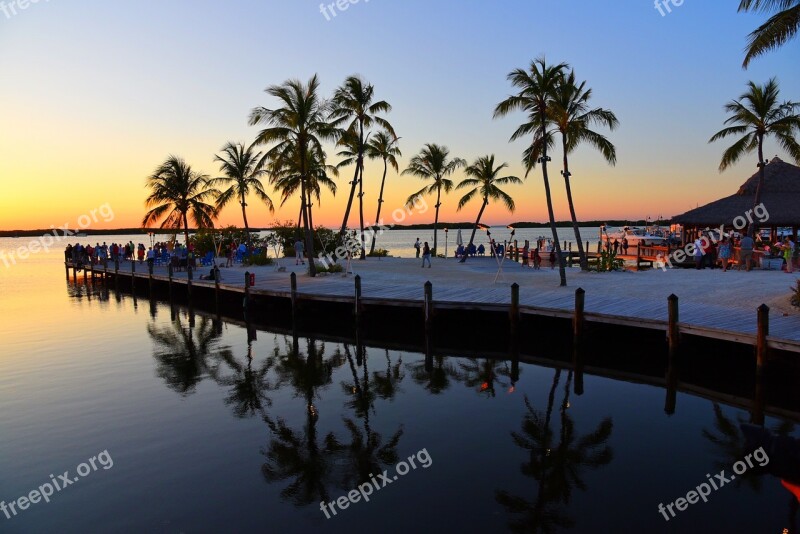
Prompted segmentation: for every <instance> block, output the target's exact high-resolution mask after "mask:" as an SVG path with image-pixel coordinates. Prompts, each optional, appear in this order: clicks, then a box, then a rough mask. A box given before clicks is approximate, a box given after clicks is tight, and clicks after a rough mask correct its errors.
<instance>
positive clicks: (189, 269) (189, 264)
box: [186, 259, 194, 304]
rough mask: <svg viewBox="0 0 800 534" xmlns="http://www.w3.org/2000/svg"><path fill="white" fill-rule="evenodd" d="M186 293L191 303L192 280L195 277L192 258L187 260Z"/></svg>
mask: <svg viewBox="0 0 800 534" xmlns="http://www.w3.org/2000/svg"><path fill="white" fill-rule="evenodd" d="M186 275H187V280H186V294H187V296H188V297H189V304H191V301H192V280H193V279H194V273H193V272H192V262H191V259H189V260H187V261H186Z"/></svg>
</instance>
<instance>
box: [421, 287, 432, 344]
mask: <svg viewBox="0 0 800 534" xmlns="http://www.w3.org/2000/svg"><path fill="white" fill-rule="evenodd" d="M422 310H423V316H424V318H425V332H426V333H430V332H432V331H433V284H432V283H431V282H430V280H429V281H427V282H425V290H424V299H423V302H422Z"/></svg>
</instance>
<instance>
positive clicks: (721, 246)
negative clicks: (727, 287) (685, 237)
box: [693, 234, 795, 273]
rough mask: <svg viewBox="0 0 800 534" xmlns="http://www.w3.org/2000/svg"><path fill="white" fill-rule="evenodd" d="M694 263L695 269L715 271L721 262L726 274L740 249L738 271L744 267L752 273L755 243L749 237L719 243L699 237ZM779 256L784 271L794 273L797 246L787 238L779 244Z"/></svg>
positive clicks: (705, 236) (724, 239)
mask: <svg viewBox="0 0 800 534" xmlns="http://www.w3.org/2000/svg"><path fill="white" fill-rule="evenodd" d="M693 244H694V262H695V269H705V268H706V266H708V267H709V268H710V269H714V268H715V267H716V264H717V260H719V262H720V264H721V265H722V272H726V271H727V270H728V267H729V265H730V263H731V262H732V261H733V260H734V256H735V249H736V248H738V249H739V255H738V258H736V259H737V260H738V270H742V267H744V268H745V270H746V271H750V270H751V269H752V267H753V251H754V250H755V241H754V240H753V238H752V237H750V236H749V235H743V236H741V237H740V238H728V237H726V236H723V237H722V239H720V240H719V241H718V242H717V241H716V240H714V239H711V237H710V236H708V235H702V234H701V235H699V236H698V237H697V239H695V241H694V243H693ZM777 248H778V251H777V252H778V254H779V257H780V258H782V259H783V269H784V270H785V271H786V272H787V273H792V272H794V261H795V260H794V256H795V244H794V242H793V241H792V240H791V238H789V237H785V238H784V239H783V241H782V242H781V243H780V244H779V246H778V247H777Z"/></svg>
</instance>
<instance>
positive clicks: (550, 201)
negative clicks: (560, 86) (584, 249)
mask: <svg viewBox="0 0 800 534" xmlns="http://www.w3.org/2000/svg"><path fill="white" fill-rule="evenodd" d="M541 120H542V134H543V135H544V134H545V132H544V129H545V125H546V124H547V118H546V117H545V113H544V112H542V116H541ZM542 145H543V148H542V179H543V180H544V193H545V197H547V215H548V216H549V217H550V231H551V232H552V233H553V248H555V251H556V261H558V274H559V276H560V277H561V284H560V285H561V286H566V285H567V272H566V269H565V268H564V258H562V257H561V244H560V243H559V242H558V230H556V215H555V212H554V211H553V196H552V195H551V194H550V179H549V178H548V177H547V143H546V142H543V143H542Z"/></svg>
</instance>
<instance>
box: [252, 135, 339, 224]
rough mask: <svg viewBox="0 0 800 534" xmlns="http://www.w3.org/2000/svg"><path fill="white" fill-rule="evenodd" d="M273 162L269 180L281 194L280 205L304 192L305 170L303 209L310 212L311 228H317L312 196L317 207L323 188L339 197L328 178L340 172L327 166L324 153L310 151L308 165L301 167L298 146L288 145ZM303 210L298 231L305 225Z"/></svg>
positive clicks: (334, 185) (334, 184) (269, 168)
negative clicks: (304, 171) (299, 192)
mask: <svg viewBox="0 0 800 534" xmlns="http://www.w3.org/2000/svg"><path fill="white" fill-rule="evenodd" d="M273 156H274V157H275V159H274V160H272V161H270V162H269V165H268V171H269V174H270V181H271V182H272V184H273V186H274V187H275V190H276V191H279V192H280V194H281V198H282V200H281V204H280V205H281V206H283V205H284V204H285V203H286V201H287V200H289V199H290V198H292V196H294V195H295V194H296V193H297V192H298V190H300V191H301V192H302V189H303V180H302V175H301V169H305V170H306V180H305V194H306V195H305V199H304V200H301V206H305V207H306V209H307V212H308V221H309V226H310V227H311V228H313V227H314V216H313V210H312V206H313V202H312V197H313V198H316V199H317V204H320V203H321V201H322V188H323V187H325V188H326V189H328V190H329V191H330V192H331V193H332V194H333V196H336V190H337V188H336V182H334V181H333V179H332V178H331V177H330V176H329V174H331V175H333V176H338V175H339V171H338V170H337V169H336V167H334V166H332V165H327V164H326V163H325V160H326V155H325V152H324V151H322V150H314V151H308V152H307V153H306V163H305V165H300V161H299V159H298V155H297V150H296V147H295V146H294V145H293V144H290V145H288V146H287V150H286V151H285V152H283V153H281V154H277V155H273ZM302 218H303V214H302V207H301V213H300V219H299V220H298V223H297V226H298V228H299V227H300V225H301V224H302Z"/></svg>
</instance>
